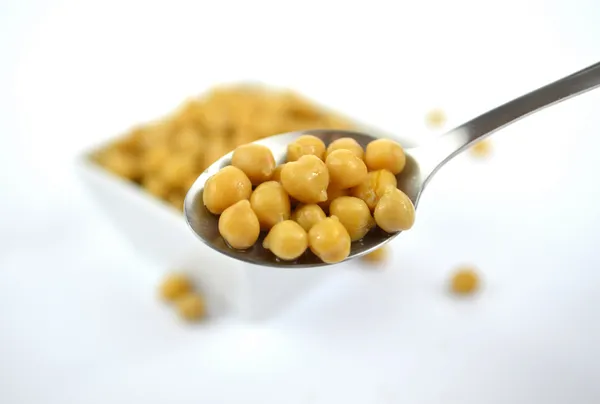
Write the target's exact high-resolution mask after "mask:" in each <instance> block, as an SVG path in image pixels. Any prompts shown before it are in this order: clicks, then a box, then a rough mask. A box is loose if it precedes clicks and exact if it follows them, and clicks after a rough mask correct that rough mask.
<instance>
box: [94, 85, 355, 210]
mask: <svg viewBox="0 0 600 404" xmlns="http://www.w3.org/2000/svg"><path fill="white" fill-rule="evenodd" d="M352 128H353V125H352V124H351V123H350V122H349V121H347V120H346V119H343V118H342V117H339V116H337V115H336V114H333V113H330V112H327V111H324V110H323V109H322V108H319V107H318V106H316V105H314V104H313V103H311V102H309V101H308V100H306V99H304V98H303V97H301V96H300V95H298V94H295V93H293V92H290V91H287V90H274V89H265V88H262V87H257V86H250V85H229V86H221V87H217V88H214V89H213V90H211V91H210V92H208V93H207V94H206V95H204V96H201V97H195V98H192V99H189V100H188V101H186V102H185V103H184V104H183V105H182V106H181V107H180V108H178V109H177V110H176V111H175V112H174V113H172V114H170V115H168V116H166V117H165V118H162V119H160V120H158V121H156V122H151V123H147V124H143V125H140V126H138V127H135V128H133V129H132V130H131V131H130V132H129V133H127V134H126V135H125V136H123V137H121V138H120V139H118V140H117V141H115V142H112V143H111V144H110V145H108V146H106V147H104V148H102V150H99V151H98V152H97V153H95V155H94V156H93V157H94V160H95V161H96V162H97V163H99V164H100V165H101V166H102V167H104V168H106V169H107V170H109V171H110V172H112V173H114V174H116V175H118V176H119V177H121V178H123V179H126V180H128V181H132V182H134V183H136V184H139V186H140V187H142V189H144V190H145V191H147V192H148V193H150V194H152V195H154V196H156V197H157V198H159V199H161V200H163V201H165V202H167V203H169V204H170V205H172V206H174V207H175V208H177V209H178V210H182V209H183V200H184V198H185V195H186V193H187V191H188V189H189V188H190V186H191V185H192V183H193V182H194V181H195V180H196V178H198V176H199V175H200V174H201V173H202V172H203V171H204V170H205V169H206V168H207V167H208V166H210V165H211V164H212V163H213V162H214V161H216V160H217V159H218V158H220V157H221V156H223V155H225V154H227V153H229V152H230V151H231V150H233V149H235V148H236V147H237V146H240V145H242V144H246V143H249V142H253V141H255V140H258V139H262V138H264V137H267V136H272V135H276V134H279V133H285V132H292V131H296V130H305V129H352Z"/></svg>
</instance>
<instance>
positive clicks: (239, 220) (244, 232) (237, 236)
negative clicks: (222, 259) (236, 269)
mask: <svg viewBox="0 0 600 404" xmlns="http://www.w3.org/2000/svg"><path fill="white" fill-rule="evenodd" d="M219 233H220V234H221V237H223V239H225V241H226V242H227V244H229V245H230V246H231V247H232V248H235V249H236V250H245V249H247V248H250V247H252V246H253V245H254V243H256V241H257V240H258V236H259V235H260V222H259V221H258V217H257V216H256V213H254V211H253V210H252V207H251V206H250V202H249V201H248V200H247V199H242V200H241V201H239V202H236V203H234V204H233V205H231V206H230V207H228V208H227V209H225V210H224V211H223V213H222V214H221V216H220V217H219Z"/></svg>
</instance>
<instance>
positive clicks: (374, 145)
mask: <svg viewBox="0 0 600 404" xmlns="http://www.w3.org/2000/svg"><path fill="white" fill-rule="evenodd" d="M365 163H366V164H367V167H368V168H369V171H375V170H382V169H385V170H388V171H390V172H391V173H392V174H394V175H396V174H399V173H400V172H402V170H403V169H404V166H405V164H406V156H405V155H404V150H403V149H402V146H400V144H398V143H397V142H394V141H393V140H390V139H377V140H373V141H372V142H371V143H369V144H368V145H367V148H366V151H365Z"/></svg>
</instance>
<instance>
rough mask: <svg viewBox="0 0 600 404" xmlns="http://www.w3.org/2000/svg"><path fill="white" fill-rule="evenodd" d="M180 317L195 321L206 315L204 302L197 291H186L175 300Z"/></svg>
mask: <svg viewBox="0 0 600 404" xmlns="http://www.w3.org/2000/svg"><path fill="white" fill-rule="evenodd" d="M175 304H176V306H177V311H178V312H179V315H180V316H181V318H183V319H184V320H187V321H196V320H200V319H202V318H204V317H205V316H206V304H205V303H204V299H203V298H202V296H200V295H199V294H198V293H188V294H186V295H184V296H182V297H180V298H179V299H177V301H176V302H175Z"/></svg>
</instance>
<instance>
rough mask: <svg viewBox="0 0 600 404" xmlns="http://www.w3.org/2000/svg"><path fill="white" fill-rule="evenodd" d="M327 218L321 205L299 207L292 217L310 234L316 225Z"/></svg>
mask: <svg viewBox="0 0 600 404" xmlns="http://www.w3.org/2000/svg"><path fill="white" fill-rule="evenodd" d="M326 217H327V216H325V212H323V209H321V207H320V206H319V205H315V204H308V205H300V206H298V208H296V210H295V211H294V214H293V215H292V220H294V221H296V223H298V224H299V225H300V226H302V228H303V229H304V230H306V231H307V232H308V231H309V230H310V229H311V228H312V227H313V226H314V225H315V224H317V223H319V222H320V221H321V220H323V219H325V218H326Z"/></svg>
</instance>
